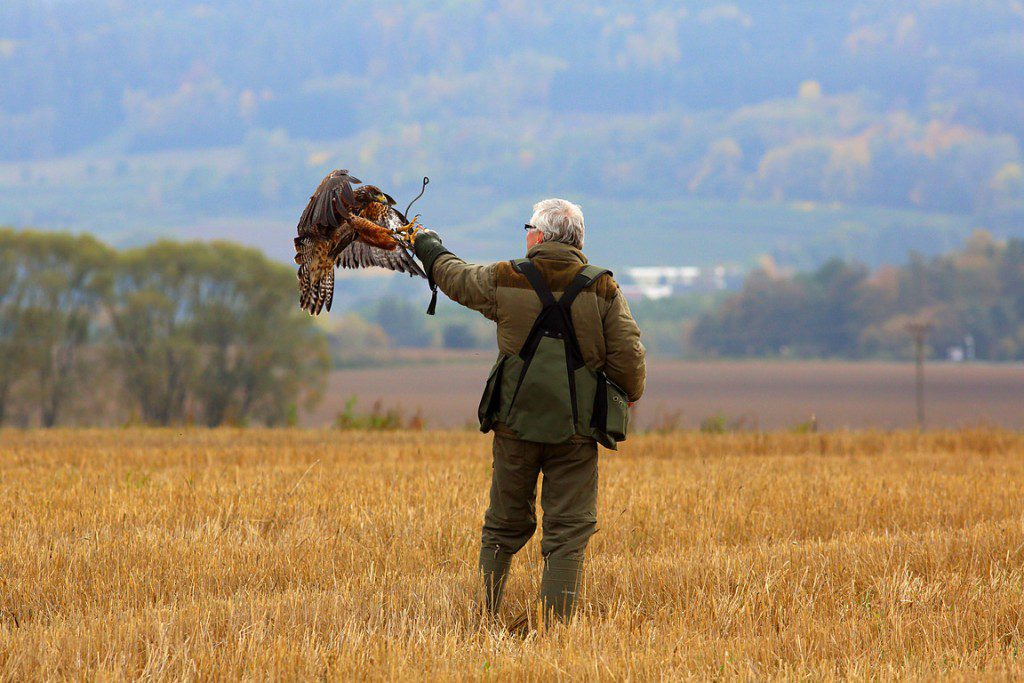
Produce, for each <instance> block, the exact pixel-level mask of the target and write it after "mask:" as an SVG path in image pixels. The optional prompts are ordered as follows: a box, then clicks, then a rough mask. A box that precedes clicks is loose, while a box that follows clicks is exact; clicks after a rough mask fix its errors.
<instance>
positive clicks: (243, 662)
mask: <svg viewBox="0 0 1024 683" xmlns="http://www.w3.org/2000/svg"><path fill="white" fill-rule="evenodd" d="M601 458H602V462H601V491H600V505H601V509H600V517H599V527H600V531H599V532H598V533H597V534H596V535H595V537H594V539H593V541H592V542H591V545H590V549H589V550H588V570H589V571H588V573H587V576H586V580H585V585H584V593H585V596H584V600H583V603H584V608H583V610H582V612H581V614H580V615H579V617H578V619H577V620H576V621H575V622H574V623H572V624H570V625H568V626H557V627H555V628H552V629H550V630H545V629H543V628H541V629H540V630H539V631H535V632H533V633H530V634H529V635H526V636H525V637H521V636H517V635H512V634H509V633H508V632H507V631H506V630H505V629H504V628H502V626H501V624H497V625H492V624H488V623H487V622H486V621H485V620H484V619H482V617H481V614H480V609H479V599H480V597H481V595H480V591H479V590H478V587H477V582H476V577H475V562H476V554H477V540H478V533H479V524H480V521H481V518H482V515H483V510H484V506H485V502H486V501H485V491H486V488H487V479H488V476H489V469H490V458H489V442H488V440H487V438H486V437H483V436H481V435H478V434H474V433H472V432H422V433H416V432H394V433H368V432H326V431H263V430H248V431H227V430H225V431H202V430H188V431H171V430H135V429H127V430H106V431H89V430H83V431H62V430H55V431H48V432H39V431H28V432H16V431H14V432H12V431H6V432H0V538H2V539H3V540H2V544H0V677H2V678H3V679H4V680H24V679H27V678H31V679H55V678H57V679H59V678H76V679H77V678H83V677H84V678H101V679H138V678H154V679H196V678H199V679H209V678H216V679H238V678H249V679H265V678H291V679H312V678H327V679H335V680H350V679H352V678H360V679H367V678H369V679H384V678H387V679H405V678H433V679H452V678H455V679H458V678H463V679H487V678H492V677H495V678H499V677H500V678H503V679H527V680H540V679H544V680H549V679H552V678H566V679H567V678H577V677H586V678H592V679H622V678H629V677H632V678H634V679H652V678H653V679H677V678H686V677H691V678H699V679H707V678H711V677H725V678H767V677H781V678H796V677H813V678H831V677H854V678H869V677H870V678H891V677H914V678H932V677H934V676H936V675H944V676H953V675H958V674H959V675H966V676H968V677H972V676H975V675H977V674H979V673H980V674H988V675H1008V676H1020V675H1024V665H1022V663H1021V662H1022V656H1021V648H1022V646H1024V633H1022V630H1024V623H1022V622H1024V617H1022V613H1024V612H1022V610H1024V495H1022V494H1024V435H1021V434H1018V433H1013V432H1005V431H995V430H977V431H964V432H943V433H934V434H925V435H918V434H915V433H909V432H896V433H869V432H865V433H843V432H839V433H833V434H787V433H778V434H756V433H748V434H732V435H702V434H696V433H677V434H670V435H662V436H655V435H649V436H642V437H636V438H634V439H631V440H630V442H629V443H628V444H625V446H624V448H623V450H622V451H620V453H618V454H609V453H607V452H602V454H601ZM540 565H541V558H540V557H539V554H538V544H537V539H534V541H532V542H531V543H530V545H529V546H527V549H526V550H525V551H524V552H523V553H522V554H521V555H520V556H518V557H517V558H516V563H515V565H514V568H513V574H512V577H511V579H510V585H509V587H508V590H507V596H506V604H505V605H504V610H503V614H502V620H503V621H508V620H510V619H511V618H512V617H514V616H516V615H517V614H518V613H520V612H521V611H523V610H524V609H526V608H527V607H528V606H529V605H530V604H531V600H532V598H533V596H534V595H535V593H536V591H537V588H538V583H539V570H540Z"/></svg>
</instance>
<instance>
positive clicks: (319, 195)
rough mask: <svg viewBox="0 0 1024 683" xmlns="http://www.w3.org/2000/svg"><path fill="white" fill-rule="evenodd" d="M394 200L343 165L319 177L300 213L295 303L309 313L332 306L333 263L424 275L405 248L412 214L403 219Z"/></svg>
mask: <svg viewBox="0 0 1024 683" xmlns="http://www.w3.org/2000/svg"><path fill="white" fill-rule="evenodd" d="M353 185H360V187H358V188H356V189H353V188H352V186H353ZM394 204H395V200H394V199H392V198H391V196H390V195H389V194H387V193H386V192H383V191H382V190H381V189H380V188H378V187H376V186H374V185H362V181H361V180H359V179H357V178H354V177H352V176H350V175H349V174H348V171H346V170H341V169H339V170H335V171H331V172H330V173H329V174H327V177H325V178H324V179H323V181H321V182H320V186H319V187H317V188H316V192H314V193H313V196H312V197H310V198H309V203H308V204H307V205H306V209H305V211H303V212H302V216H301V217H300V218H299V224H298V233H299V234H298V236H297V237H296V238H295V262H296V263H297V264H299V305H300V306H301V307H302V308H303V309H304V310H306V311H309V313H310V314H311V315H319V313H320V311H321V310H323V309H325V308H326V309H327V310H328V311H330V310H331V302H332V301H333V299H334V268H335V266H339V267H341V268H364V267H367V266H380V267H382V268H388V269H390V270H397V271H398V272H401V273H409V275H410V276H416V275H418V276H420V277H422V278H426V277H427V276H426V274H425V273H424V272H423V269H422V268H420V266H419V264H418V263H416V261H415V260H414V258H413V256H412V254H411V253H409V247H410V246H411V244H412V237H413V235H414V234H415V232H416V229H415V228H416V219H415V218H414V219H413V220H412V221H411V222H408V223H407V222H406V220H405V217H404V216H403V215H402V214H401V213H399V212H398V210H396V209H395V208H394Z"/></svg>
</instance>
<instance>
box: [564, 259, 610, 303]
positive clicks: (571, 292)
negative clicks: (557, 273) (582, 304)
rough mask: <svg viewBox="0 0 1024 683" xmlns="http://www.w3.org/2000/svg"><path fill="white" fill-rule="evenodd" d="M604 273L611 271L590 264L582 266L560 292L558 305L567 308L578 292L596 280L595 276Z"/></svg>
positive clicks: (597, 276) (608, 273)
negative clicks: (560, 296)
mask: <svg viewBox="0 0 1024 683" xmlns="http://www.w3.org/2000/svg"><path fill="white" fill-rule="evenodd" d="M606 274H607V275H611V274H612V271H610V270H608V269H607V268H601V267H600V266H594V265H590V264H588V265H585V266H583V268H581V269H580V272H578V273H576V277H575V278H573V280H572V282H570V283H569V286H568V287H566V288H565V291H564V292H562V298H560V299H559V300H558V305H559V306H561V307H562V308H564V309H566V310H568V309H569V307H570V306H572V302H573V301H575V300H576V297H577V296H579V293H580V292H582V291H583V290H584V289H586V288H587V287H589V286H590V285H591V284H593V283H594V282H596V281H597V278H599V277H601V276H602V275H606Z"/></svg>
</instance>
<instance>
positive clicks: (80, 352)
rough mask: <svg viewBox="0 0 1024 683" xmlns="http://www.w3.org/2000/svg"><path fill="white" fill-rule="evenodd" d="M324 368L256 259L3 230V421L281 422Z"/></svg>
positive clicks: (218, 250)
mask: <svg viewBox="0 0 1024 683" xmlns="http://www.w3.org/2000/svg"><path fill="white" fill-rule="evenodd" d="M328 367H329V360H328V353H327V343H326V339H325V337H324V335H323V333H322V332H321V331H320V330H319V329H318V328H317V327H316V326H315V325H314V323H313V322H312V320H311V319H310V318H309V317H308V316H305V315H304V314H303V313H302V312H301V311H300V310H299V309H298V307H297V306H296V305H295V276H294V274H293V273H292V271H291V269H289V268H288V267H286V266H284V265H283V264H278V263H275V262H272V261H270V260H269V259H267V258H266V257H265V256H264V255H263V254H262V253H260V252H259V251H257V250H254V249H249V248H245V247H242V246H239V245H235V244H230V243H225V242H213V243H198V242H196V243H178V242H168V241H164V242H159V243H156V244H152V245H149V246H144V247H139V248H132V249H124V250H116V249H113V248H111V247H110V246H108V245H106V244H104V243H102V242H100V241H99V240H97V239H95V238H93V237H90V236H88V235H70V234H66V233H46V232H32V231H14V230H6V229H4V230H0V425H3V424H17V425H31V424H40V425H43V426H46V427H52V426H55V425H60V424H65V423H112V422H118V421H121V422H124V421H138V422H142V423H146V424H154V425H172V424H181V423H188V422H195V423H199V424H204V425H209V426H217V425H223V424H244V423H249V422H259V423H263V424H268V425H275V424H284V423H288V422H292V421H294V420H295V418H296V415H297V413H298V410H299V409H300V407H301V406H302V405H303V404H304V403H307V402H313V401H315V400H316V399H317V398H318V396H319V394H320V391H321V388H322V384H323V378H324V377H325V376H326V370H327V369H328Z"/></svg>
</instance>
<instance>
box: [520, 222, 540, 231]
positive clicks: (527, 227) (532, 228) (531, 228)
mask: <svg viewBox="0 0 1024 683" xmlns="http://www.w3.org/2000/svg"><path fill="white" fill-rule="evenodd" d="M523 227H524V228H525V229H526V230H536V229H537V228H535V227H533V226H532V225H530V224H529V223H527V224H526V225H524V226H523Z"/></svg>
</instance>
